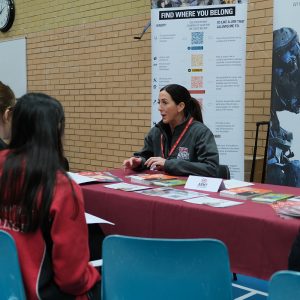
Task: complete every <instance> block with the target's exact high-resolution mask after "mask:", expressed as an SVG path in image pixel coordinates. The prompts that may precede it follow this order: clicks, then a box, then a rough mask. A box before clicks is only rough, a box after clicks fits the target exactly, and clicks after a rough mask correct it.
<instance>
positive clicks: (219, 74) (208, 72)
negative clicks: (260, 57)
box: [151, 1, 247, 179]
mask: <svg viewBox="0 0 300 300" xmlns="http://www.w3.org/2000/svg"><path fill="white" fill-rule="evenodd" d="M154 2H155V1H154ZM167 2H168V3H169V6H168V7H165V8H163V9H162V8H155V7H154V5H153V3H152V11H151V13H152V17H151V22H152V25H151V28H152V125H154V124H155V123H156V122H158V121H159V120H160V119H161V117H160V114H159V112H158V105H157V99H158V95H159V90H160V88H162V87H163V86H165V85H167V84H171V83H177V84H181V85H183V86H185V87H186V88H187V89H188V90H189V91H190V93H191V95H192V97H194V98H196V99H198V100H199V101H200V103H202V108H203V118H204V123H205V124H206V125H207V126H208V127H209V128H210V129H211V131H212V132H213V133H214V135H215V138H216V142H217V145H218V149H219V153H220V163H221V164H226V165H228V166H229V168H230V172H231V176H232V178H235V179H243V178H244V107H245V105H244V99H245V53H246V28H247V24H246V21H247V19H246V18H247V3H245V1H231V2H234V3H235V2H239V3H236V4H230V5H226V4H223V5H220V4H219V5H207V6H206V5H201V4H199V5H198V6H188V4H187V3H188V1H185V6H184V4H183V1H181V2H182V3H181V4H180V5H179V7H174V1H173V2H172V1H167ZM175 2H176V1H175ZM190 2H191V3H192V2H196V1H190ZM202 2H204V1H202ZM215 2H217V1H215ZM242 2H243V3H242ZM172 3H173V4H172ZM171 5H173V6H172V7H171Z"/></svg>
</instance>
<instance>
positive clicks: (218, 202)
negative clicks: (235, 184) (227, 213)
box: [184, 197, 243, 207]
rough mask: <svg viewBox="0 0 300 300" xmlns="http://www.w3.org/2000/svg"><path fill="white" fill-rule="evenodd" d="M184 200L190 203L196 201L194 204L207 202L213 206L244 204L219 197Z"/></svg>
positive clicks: (206, 203)
mask: <svg viewBox="0 0 300 300" xmlns="http://www.w3.org/2000/svg"><path fill="white" fill-rule="evenodd" d="M184 201H185V202H189V203H194V204H205V205H209V206H213V207H228V206H234V205H239V204H243V202H236V201H231V200H225V199H218V198H212V197H199V198H192V199H187V200H184Z"/></svg>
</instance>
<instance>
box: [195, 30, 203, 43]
mask: <svg viewBox="0 0 300 300" xmlns="http://www.w3.org/2000/svg"><path fill="white" fill-rule="evenodd" d="M203 35H204V33H203V32H192V45H202V44H203Z"/></svg>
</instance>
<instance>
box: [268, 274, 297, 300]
mask: <svg viewBox="0 0 300 300" xmlns="http://www.w3.org/2000/svg"><path fill="white" fill-rule="evenodd" d="M299 299H300V272H295V271H279V272H276V273H274V274H273V276H272V277H271V280H270V285H269V297H268V300H299Z"/></svg>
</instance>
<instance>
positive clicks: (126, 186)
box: [105, 182, 152, 192]
mask: <svg viewBox="0 0 300 300" xmlns="http://www.w3.org/2000/svg"><path fill="white" fill-rule="evenodd" d="M105 187H107V188H110V189H114V190H121V191H125V192H135V191H140V190H146V189H151V188H152V187H151V186H144V185H137V184H131V183H126V182H118V183H112V184H106V185H105Z"/></svg>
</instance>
